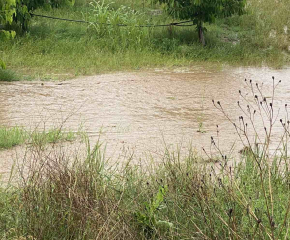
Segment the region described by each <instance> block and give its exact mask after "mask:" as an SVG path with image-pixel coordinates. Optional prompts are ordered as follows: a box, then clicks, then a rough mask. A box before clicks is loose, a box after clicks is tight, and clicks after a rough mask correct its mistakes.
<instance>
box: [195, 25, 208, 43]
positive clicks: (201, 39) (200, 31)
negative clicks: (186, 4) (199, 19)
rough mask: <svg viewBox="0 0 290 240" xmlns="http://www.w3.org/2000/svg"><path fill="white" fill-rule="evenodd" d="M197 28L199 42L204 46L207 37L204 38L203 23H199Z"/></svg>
mask: <svg viewBox="0 0 290 240" xmlns="http://www.w3.org/2000/svg"><path fill="white" fill-rule="evenodd" d="M197 28H198V39H199V42H200V43H201V44H202V46H205V44H206V42H205V38H204V30H203V26H202V23H200V24H198V27H197Z"/></svg>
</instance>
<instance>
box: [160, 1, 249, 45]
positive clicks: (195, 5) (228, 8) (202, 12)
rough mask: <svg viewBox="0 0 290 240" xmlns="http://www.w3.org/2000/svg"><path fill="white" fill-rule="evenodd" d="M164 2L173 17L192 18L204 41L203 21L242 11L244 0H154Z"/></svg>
mask: <svg viewBox="0 0 290 240" xmlns="http://www.w3.org/2000/svg"><path fill="white" fill-rule="evenodd" d="M156 1H157V2H160V3H165V9H166V11H167V12H168V13H169V14H170V15H172V16H173V17H176V18H180V19H185V20H188V19H190V20H192V21H193V23H194V24H196V26H197V30H198V31H199V38H200V40H201V41H204V39H202V38H203V31H204V30H206V29H205V28H204V27H203V24H204V23H213V22H214V21H215V20H216V19H217V18H223V17H229V16H232V15H233V14H235V13H238V14H242V13H243V12H244V6H245V0H156Z"/></svg>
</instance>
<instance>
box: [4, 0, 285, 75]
mask: <svg viewBox="0 0 290 240" xmlns="http://www.w3.org/2000/svg"><path fill="white" fill-rule="evenodd" d="M89 2H90V1H88V0H87V1H85V0H78V1H76V2H75V3H74V5H73V6H72V5H67V4H66V5H65V6H62V7H59V8H46V7H43V8H38V9H37V10H35V11H34V12H35V13H38V14H45V15H49V16H56V17H65V18H70V19H84V20H87V21H98V22H101V23H110V24H113V25H111V26H105V25H103V24H102V25H97V24H91V25H87V24H84V23H70V22H63V21H58V20H51V19H44V18H39V17H33V18H32V19H31V21H30V26H29V31H28V32H27V33H25V34H23V33H21V31H19V29H18V30H17V28H18V26H11V28H12V29H14V30H16V32H18V34H17V36H16V37H15V38H14V39H10V40H6V41H2V42H1V45H0V52H1V59H3V60H4V62H5V63H6V65H7V66H8V68H9V69H10V70H14V71H16V72H17V73H19V74H20V75H22V76H23V77H22V78H24V79H33V78H41V79H43V80H44V79H55V78H57V79H59V78H71V77H74V76H77V75H84V74H96V73H100V72H107V71H116V70H128V69H131V70H134V69H140V68H148V67H149V68H150V67H164V66H166V67H171V66H190V65H192V64H194V63H196V62H211V63H229V64H233V65H269V66H273V67H281V66H284V65H287V64H288V63H289V51H290V48H289V33H288V29H289V27H290V26H289V21H288V16H289V14H290V13H289V8H288V7H287V6H288V4H289V0H281V1H279V2H276V1H270V0H262V1H254V0H248V4H247V5H246V9H245V11H246V14H244V15H241V16H238V15H233V16H231V17H226V18H224V19H217V20H216V21H215V23H213V24H210V25H209V24H205V25H204V26H205V27H206V28H207V29H208V31H207V32H206V33H205V36H206V39H207V46H206V47H201V46H200V44H199V39H198V34H197V33H196V31H195V27H196V26H190V27H177V26H175V27H160V28H135V27H134V25H137V24H156V23H158V24H159V23H160V24H163V23H170V22H172V21H179V19H173V18H172V17H170V16H168V15H167V13H166V11H161V10H162V9H163V5H158V4H153V3H152V2H151V1H149V0H148V1H147V0H144V1H141V0H140V1H131V0H122V1H117V2H116V3H111V1H100V2H93V3H92V4H90V3H89ZM273 9H275V11H273ZM160 14H161V15H160ZM116 24H127V25H129V26H128V27H120V28H119V27H116ZM2 74H4V71H2V72H0V75H2ZM5 74H6V79H7V75H9V74H7V72H6V71H5ZM1 78H2V77H1ZM11 79H13V76H11Z"/></svg>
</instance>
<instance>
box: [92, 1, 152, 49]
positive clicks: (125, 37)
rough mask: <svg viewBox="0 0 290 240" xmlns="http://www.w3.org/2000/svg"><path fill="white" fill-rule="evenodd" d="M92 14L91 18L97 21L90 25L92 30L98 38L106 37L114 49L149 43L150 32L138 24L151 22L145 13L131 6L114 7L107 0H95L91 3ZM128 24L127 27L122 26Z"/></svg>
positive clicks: (138, 46)
mask: <svg viewBox="0 0 290 240" xmlns="http://www.w3.org/2000/svg"><path fill="white" fill-rule="evenodd" d="M90 6H91V9H92V11H91V12H92V14H91V19H93V21H94V22H96V24H95V23H92V24H91V25H90V30H91V31H92V32H93V33H94V34H95V37H97V38H106V39H107V40H106V41H109V42H110V43H111V45H112V48H113V49H116V48H117V46H116V45H119V46H118V48H119V47H120V46H121V47H123V48H128V47H133V48H136V47H137V48H140V47H142V45H143V44H146V43H148V41H149V38H150V34H149V30H148V29H145V28H138V27H136V26H137V25H145V24H148V23H149V20H147V17H146V16H145V14H144V13H141V12H138V11H135V10H133V9H131V8H130V7H126V6H120V7H118V8H112V7H111V4H106V3H105V1H104V0H103V1H94V2H91V3H90ZM120 25H126V27H122V26H121V27H120Z"/></svg>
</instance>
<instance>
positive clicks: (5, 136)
mask: <svg viewBox="0 0 290 240" xmlns="http://www.w3.org/2000/svg"><path fill="white" fill-rule="evenodd" d="M75 138H76V134H75V133H74V132H72V131H63V130H62V129H61V128H52V129H49V130H42V131H37V130H35V131H33V132H31V133H30V132H28V131H25V129H24V128H21V127H11V128H8V127H0V149H9V148H12V147H14V146H17V145H21V144H24V143H29V144H32V145H35V146H44V145H45V144H48V143H57V142H61V141H73V140H74V139H75Z"/></svg>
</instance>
